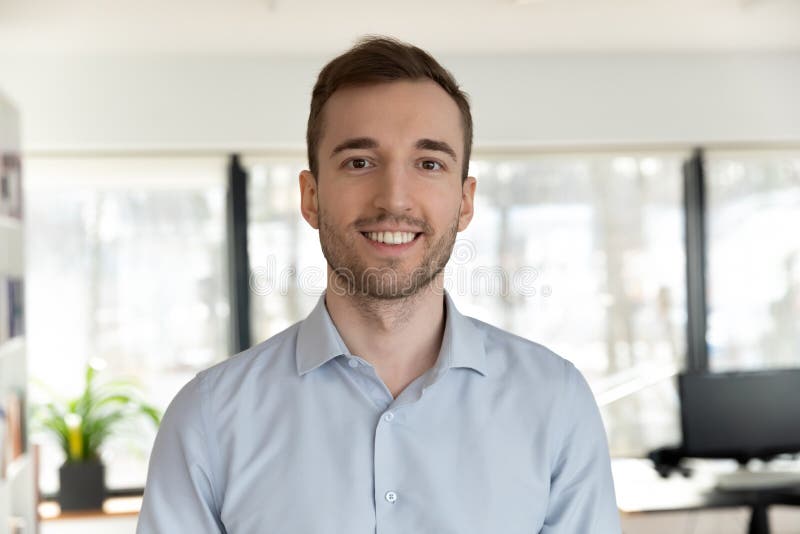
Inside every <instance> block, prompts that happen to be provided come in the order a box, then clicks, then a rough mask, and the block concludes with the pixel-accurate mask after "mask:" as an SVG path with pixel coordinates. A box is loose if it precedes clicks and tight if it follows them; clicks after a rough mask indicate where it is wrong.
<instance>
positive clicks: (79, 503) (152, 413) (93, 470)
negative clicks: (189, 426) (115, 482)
mask: <svg viewBox="0 0 800 534" xmlns="http://www.w3.org/2000/svg"><path fill="white" fill-rule="evenodd" d="M102 367H104V363H103V362H102V361H98V360H94V361H92V362H90V363H89V365H87V367H86V384H85V387H84V389H83V392H82V393H81V394H80V395H79V396H78V397H75V398H69V399H58V400H57V399H55V398H53V399H51V401H50V402H47V403H45V404H42V405H40V406H39V407H38V409H37V413H36V417H35V421H36V423H37V425H38V426H39V427H40V429H42V430H44V431H47V432H48V433H50V434H51V435H53V436H54V437H55V438H56V439H57V440H58V443H59V444H60V445H61V448H62V449H63V451H64V453H65V455H66V460H65V461H64V463H63V464H62V465H61V467H60V468H59V481H60V488H59V492H58V502H59V504H60V505H61V509H62V510H86V509H99V508H102V506H103V500H104V499H105V466H104V465H103V462H102V459H101V458H100V453H99V450H100V448H101V447H102V445H103V443H104V442H105V441H106V439H107V438H108V437H109V436H111V435H112V434H113V433H114V431H115V430H116V429H118V428H119V427H120V426H121V425H123V424H126V423H131V422H133V420H134V419H136V418H142V417H143V418H145V419H148V420H150V421H152V422H153V423H154V424H155V425H156V426H158V424H159V423H160V421H161V414H160V412H159V411H158V410H157V409H156V408H154V407H153V406H151V405H149V404H146V403H145V402H143V401H142V395H141V390H140V389H139V387H138V386H137V385H136V384H135V383H133V382H131V381H128V380H112V381H106V382H101V383H98V382H97V381H96V380H95V377H96V374H97V372H98V371H99V370H100V369H101V368H102ZM53 397H54V396H53Z"/></svg>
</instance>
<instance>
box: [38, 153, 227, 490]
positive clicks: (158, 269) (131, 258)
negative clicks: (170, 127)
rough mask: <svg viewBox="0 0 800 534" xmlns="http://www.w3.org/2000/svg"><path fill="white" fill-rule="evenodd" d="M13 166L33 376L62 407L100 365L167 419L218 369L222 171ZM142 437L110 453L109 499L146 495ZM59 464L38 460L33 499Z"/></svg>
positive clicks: (146, 444)
mask: <svg viewBox="0 0 800 534" xmlns="http://www.w3.org/2000/svg"><path fill="white" fill-rule="evenodd" d="M25 164H26V166H25V174H26V179H25V183H26V190H25V204H26V205H25V210H26V212H27V217H26V219H25V220H26V232H27V237H26V239H25V243H26V247H27V250H26V254H27V259H26V265H27V277H28V281H29V283H28V291H27V294H26V298H27V305H26V309H27V313H28V315H27V321H28V323H27V327H28V333H29V335H28V339H29V341H28V355H29V371H30V374H31V376H32V377H33V378H35V379H36V380H40V381H42V382H44V383H46V384H48V385H50V386H52V387H53V388H54V389H55V390H57V391H59V392H60V393H62V394H64V395H67V394H69V395H74V394H75V393H76V392H77V391H79V390H80V388H81V387H82V385H83V378H84V368H85V365H86V362H87V361H88V360H89V359H91V358H101V359H103V360H105V361H106V362H107V364H108V367H107V370H106V371H104V374H105V375H106V376H107V377H131V378H134V379H137V380H138V381H139V382H140V383H141V384H142V385H143V387H144V388H145V390H146V392H147V395H148V399H149V400H150V402H152V403H154V404H156V405H157V406H159V407H161V408H162V409H163V408H166V406H167V404H168V403H169V401H170V400H171V399H172V397H173V396H174V395H175V394H176V393H177V391H178V389H179V388H180V387H181V386H182V385H183V384H185V383H186V382H187V381H188V380H190V379H191V378H192V377H193V376H194V375H195V373H196V372H197V371H198V370H200V369H202V368H205V367H208V366H209V365H211V364H213V363H215V362H217V361H219V360H221V359H223V358H225V357H226V356H227V355H228V354H227V352H228V348H227V347H228V345H227V343H228V337H227V335H228V297H227V294H228V284H227V278H226V268H225V265H226V262H225V254H226V250H225V165H226V161H225V160H224V159H223V158H143V157H130V158H124V157H120V158H88V157H87V158H29V159H28V160H26V162H25ZM35 391H36V389H35V388H34V389H33V390H32V393H35ZM31 400H32V401H33V402H36V401H37V399H36V398H35V397H33V398H32V399H31ZM154 435H155V432H154V431H153V430H152V429H150V428H147V427H145V428H142V429H140V430H138V431H136V430H135V429H132V431H131V433H130V434H129V435H128V434H126V435H120V436H117V437H116V438H115V439H114V440H113V441H112V442H110V443H109V446H108V447H107V448H106V449H105V450H104V451H103V455H104V459H105V460H106V469H107V471H106V481H107V484H108V486H109V487H110V488H122V487H125V488H129V487H141V486H143V485H144V482H145V475H146V462H147V457H148V455H149V449H150V447H151V446H152V439H153V437H154ZM62 461H63V457H62V455H61V453H60V451H59V449H58V448H57V447H56V446H55V445H54V444H46V446H45V447H43V451H42V468H41V469H40V473H41V475H40V476H41V478H40V486H41V489H42V491H43V492H46V493H49V492H54V491H56V490H57V487H58V478H57V473H58V466H59V465H60V463H61V462H62Z"/></svg>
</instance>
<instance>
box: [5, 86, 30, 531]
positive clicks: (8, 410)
mask: <svg viewBox="0 0 800 534" xmlns="http://www.w3.org/2000/svg"><path fill="white" fill-rule="evenodd" d="M22 215H23V214H22V173H21V167H20V155H19V119H18V114H17V112H16V110H15V109H14V108H13V106H11V104H10V103H9V102H7V101H6V100H5V99H4V98H3V97H2V95H0V534H6V533H9V534H35V533H36V532H37V516H36V487H35V482H34V477H35V465H34V464H35V462H34V455H33V452H32V450H31V448H30V446H29V444H28V438H27V428H26V426H27V425H26V419H27V418H26V413H27V411H26V392H27V381H28V373H27V362H26V355H25V339H24V334H25V324H24V317H25V315H24V309H23V306H24V261H23V247H22V243H23V224H22Z"/></svg>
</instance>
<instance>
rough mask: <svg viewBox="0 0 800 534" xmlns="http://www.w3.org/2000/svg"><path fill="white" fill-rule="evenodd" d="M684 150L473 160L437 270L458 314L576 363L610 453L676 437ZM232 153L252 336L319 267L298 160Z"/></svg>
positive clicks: (308, 286) (269, 325) (298, 303)
mask: <svg viewBox="0 0 800 534" xmlns="http://www.w3.org/2000/svg"><path fill="white" fill-rule="evenodd" d="M686 157H687V153H683V152H681V153H673V152H669V153H648V154H641V155H631V154H605V155H603V154H600V155H598V154H580V153H578V154H566V155H553V156H536V157H523V156H516V157H514V158H513V159H509V158H502V159H501V158H497V159H493V158H490V157H485V158H482V159H476V160H474V161H472V162H470V170H471V174H473V175H475V176H476V178H477V180H478V187H477V190H476V199H475V217H474V219H473V220H472V223H471V224H470V227H469V228H468V229H467V230H466V231H464V232H462V233H461V234H459V237H458V239H457V241H456V245H455V247H454V249H453V253H452V256H451V260H450V263H449V264H448V267H447V269H446V270H445V287H446V288H447V289H448V291H449V292H450V294H451V295H452V296H453V298H454V300H455V301H456V304H457V305H458V306H459V308H460V310H461V311H462V312H463V313H466V314H468V315H472V316H474V317H476V318H478V319H481V320H484V321H486V322H489V323H492V324H494V325H496V326H499V327H501V328H504V329H507V330H509V331H511V332H514V333H516V334H518V335H520V336H523V337H526V338H530V339H532V340H534V341H537V342H539V343H542V344H544V345H546V346H548V347H549V348H551V349H553V350H554V351H555V352H557V353H558V354H560V355H562V356H564V357H565V358H567V359H569V360H571V361H572V362H573V363H575V364H576V366H577V367H578V368H579V369H581V371H582V372H583V373H584V375H585V376H586V377H587V379H588V380H589V382H590V384H591V385H592V388H593V390H594V391H595V394H596V395H597V398H598V401H600V403H601V405H602V412H603V417H604V420H605V423H606V428H607V429H608V434H609V440H610V444H611V449H612V453H613V454H615V455H618V456H623V455H640V454H643V453H644V452H646V451H647V450H649V449H652V448H654V447H658V446H662V445H664V444H665V443H675V442H679V441H680V435H679V423H678V404H677V402H678V401H677V394H676V392H675V387H674V381H673V380H672V377H673V376H674V374H675V373H676V372H677V371H678V369H680V368H681V367H682V366H683V360H684V352H685V344H686V340H685V322H686V313H685V306H686V295H685V293H686V290H685V272H684V271H685V256H684V244H683V205H682V175H681V164H682V162H683V160H684V159H686ZM244 160H245V165H246V166H247V167H248V170H249V172H250V184H249V186H250V187H249V199H248V217H249V223H248V233H249V243H248V250H249V256H250V263H251V265H250V266H251V273H252V274H251V284H250V285H251V291H252V295H251V296H252V299H251V307H252V330H253V333H254V341H256V342H257V341H259V340H262V339H266V338H267V337H269V336H271V335H273V334H275V333H277V332H279V331H280V330H282V329H283V328H285V327H286V326H288V325H290V324H292V323H293V322H295V321H297V320H300V319H302V318H303V317H304V316H305V315H306V314H307V313H308V312H309V311H310V310H311V308H312V307H313V305H314V304H315V303H316V299H317V298H318V296H319V295H320V294H321V293H322V291H323V290H324V288H325V283H326V262H325V259H324V257H323V255H322V252H321V251H320V245H319V239H318V237H317V233H316V232H315V231H314V230H312V229H311V228H310V227H309V226H308V224H307V223H306V222H305V221H304V220H303V219H302V217H301V216H300V214H299V210H298V206H299V188H298V186H297V182H296V179H297V175H298V173H299V171H300V170H301V169H303V168H304V165H305V164H304V162H303V161H301V160H299V159H298V161H296V162H294V163H292V162H286V161H271V160H270V159H269V158H258V157H255V156H251V157H249V158H248V157H245V158H244ZM286 176H289V177H291V179H286V178H284V177H286Z"/></svg>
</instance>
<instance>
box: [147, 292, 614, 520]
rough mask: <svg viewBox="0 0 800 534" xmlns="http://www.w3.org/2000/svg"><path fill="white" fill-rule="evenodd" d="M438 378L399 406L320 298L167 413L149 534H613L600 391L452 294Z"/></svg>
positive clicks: (157, 453) (214, 370)
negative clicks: (470, 311)
mask: <svg viewBox="0 0 800 534" xmlns="http://www.w3.org/2000/svg"><path fill="white" fill-rule="evenodd" d="M445 314H446V315H445V329H444V336H443V339H442V346H441V349H440V352H439V355H438V358H437V360H436V363H435V364H434V366H433V367H432V368H431V369H429V370H428V371H427V372H425V373H424V374H423V375H421V376H420V377H418V378H417V379H416V380H414V381H413V382H412V383H411V384H410V385H409V386H408V387H406V388H405V389H404V390H403V391H402V393H400V394H399V395H398V396H397V398H393V397H392V394H391V393H390V392H389V389H388V388H387V387H386V385H385V384H384V383H383V382H382V380H381V379H380V377H379V376H378V375H377V373H376V371H375V368H374V367H373V366H372V365H371V364H370V363H368V361H367V360H366V359H365V358H363V357H362V356H363V355H356V354H351V353H350V351H349V350H348V349H347V347H346V346H345V344H344V342H343V341H342V338H341V337H340V335H339V333H338V331H337V330H336V327H335V326H334V324H333V322H332V320H331V318H330V316H329V314H328V312H327V309H326V306H325V301H324V295H323V296H322V297H320V300H319V302H318V303H317V305H316V307H315V308H314V310H313V311H312V312H311V314H310V315H309V316H308V317H307V318H306V319H305V320H303V321H301V322H299V323H297V324H295V325H293V326H291V327H289V328H288V329H286V330H284V331H283V332H281V333H279V334H277V335H275V336H273V337H272V338H270V339H268V340H266V341H264V342H263V343H261V344H259V345H256V346H254V347H252V348H251V349H249V350H246V351H244V352H242V353H240V354H238V355H236V356H234V357H232V358H230V359H228V360H226V361H224V362H222V363H220V364H218V365H216V366H214V367H211V368H210V369H207V370H205V371H202V372H201V373H199V374H198V375H197V376H196V377H195V378H194V379H192V380H191V381H190V382H189V383H188V384H186V385H185V386H184V387H183V389H181V391H180V392H179V393H178V394H177V395H176V397H175V399H174V400H173V401H172V403H171V404H170V406H169V408H168V409H167V410H166V413H165V414H164V418H163V421H162V424H161V428H160V429H159V432H158V436H157V438H156V441H155V445H154V447H153V451H152V455H151V458H150V466H149V471H148V476H147V484H146V488H145V492H144V500H143V504H142V510H141V514H140V516H139V522H138V527H137V534H184V533H185V534H205V533H209V534H210V533H215V534H217V533H226V534H256V533H257V534H373V533H374V534H428V533H430V534H535V533H541V534H618V533H619V532H620V525H619V514H618V511H617V508H616V501H615V497H614V485H613V481H612V478H611V468H610V459H609V453H608V445H607V442H606V435H605V431H604V428H603V424H602V421H601V418H600V414H599V411H598V409H597V405H596V403H595V400H594V397H593V396H592V393H591V390H590V389H589V387H588V385H587V384H586V382H585V380H584V379H583V377H582V376H581V374H580V373H579V372H578V371H577V370H576V369H575V367H574V366H573V365H572V364H571V363H569V362H568V361H566V360H564V359H562V358H560V357H559V356H557V355H555V354H553V353H552V352H550V351H549V350H547V349H545V348H544V347H542V346H540V345H537V344H535V343H533V342H531V341H528V340H526V339H523V338H520V337H517V336H514V335H512V334H510V333H508V332H505V331H503V330H500V329H498V328H495V327H492V326H490V325H488V324H486V323H483V322H480V321H478V320H476V319H473V318H470V317H466V316H463V315H461V314H460V313H459V312H458V310H457V309H456V307H455V306H454V304H453V302H452V300H451V298H450V296H449V295H447V294H445Z"/></svg>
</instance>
